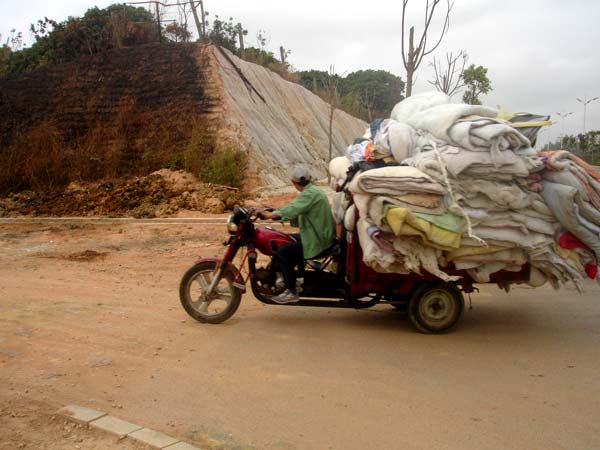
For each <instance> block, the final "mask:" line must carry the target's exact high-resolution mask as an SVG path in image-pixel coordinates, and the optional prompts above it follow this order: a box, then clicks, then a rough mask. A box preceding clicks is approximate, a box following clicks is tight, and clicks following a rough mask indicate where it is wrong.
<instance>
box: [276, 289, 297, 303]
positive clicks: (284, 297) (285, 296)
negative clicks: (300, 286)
mask: <svg viewBox="0 0 600 450" xmlns="http://www.w3.org/2000/svg"><path fill="white" fill-rule="evenodd" d="M271 300H273V301H274V302H275V303H279V304H280V305H285V304H286V303H296V302H299V301H300V297H299V296H298V294H295V293H293V292H291V291H290V290H289V289H286V290H285V291H283V292H282V293H281V294H279V295H276V296H275V297H273V298H272V299H271Z"/></svg>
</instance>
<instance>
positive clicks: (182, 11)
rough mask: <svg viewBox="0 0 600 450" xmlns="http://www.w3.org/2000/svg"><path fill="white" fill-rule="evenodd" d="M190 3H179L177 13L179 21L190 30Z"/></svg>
mask: <svg viewBox="0 0 600 450" xmlns="http://www.w3.org/2000/svg"><path fill="white" fill-rule="evenodd" d="M189 6H190V5H188V4H187V3H177V14H178V15H179V23H180V24H181V26H182V27H183V28H185V29H186V30H188V29H189V28H188V21H189V18H190V14H191V11H190V10H189V9H188V7H189Z"/></svg>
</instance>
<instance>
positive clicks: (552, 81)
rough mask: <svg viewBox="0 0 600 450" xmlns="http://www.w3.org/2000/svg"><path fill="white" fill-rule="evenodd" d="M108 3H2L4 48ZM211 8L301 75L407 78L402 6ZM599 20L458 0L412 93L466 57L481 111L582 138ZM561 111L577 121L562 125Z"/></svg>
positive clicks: (525, 4) (597, 109) (391, 2)
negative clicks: (448, 59)
mask: <svg viewBox="0 0 600 450" xmlns="http://www.w3.org/2000/svg"><path fill="white" fill-rule="evenodd" d="M111 3H114V2H111V1H104V0H97V1H93V0H89V1H88V0H30V1H27V2H14V1H12V0H11V1H10V2H8V1H6V0H0V5H1V6H2V9H1V10H2V12H3V13H2V15H1V16H0V33H2V39H3V41H5V40H6V37H7V36H8V34H9V33H10V30H11V29H13V28H16V29H17V31H23V34H24V37H25V41H26V42H27V43H31V41H32V38H31V36H30V35H29V32H28V29H29V24H31V23H32V22H35V21H37V20H38V19H40V18H43V17H44V16H47V17H49V18H51V19H54V20H56V21H62V20H65V19H66V18H67V17H68V16H70V15H71V16H81V15H82V14H83V13H84V12H85V11H86V10H87V9H88V8H90V7H92V6H99V7H106V6H108V5H109V4H111ZM170 3H175V0H171V1H170ZM204 4H205V8H206V10H207V11H209V12H210V17H214V15H215V14H217V15H219V17H220V18H221V19H228V18H229V17H233V18H234V20H235V21H236V22H238V21H239V22H241V23H242V24H243V25H244V27H245V28H246V29H248V36H247V37H246V46H251V45H254V46H256V45H257V39H256V35H257V32H258V30H265V32H266V35H267V36H268V37H269V43H268V45H267V49H268V50H270V51H273V52H274V53H275V54H276V55H278V49H279V46H280V45H283V46H284V47H285V48H286V49H290V50H291V52H292V53H291V55H290V57H289V62H290V63H291V64H292V65H293V67H294V68H295V69H297V70H304V69H319V70H328V69H329V66H330V65H334V66H335V70H336V72H337V73H340V74H342V73H350V72H353V71H355V70H360V69H376V70H377V69H382V70H387V71H389V72H392V73H393V74H396V75H399V76H400V77H402V79H406V75H405V71H404V67H403V66H402V56H401V50H400V45H401V28H400V23H401V22H400V20H401V9H402V6H401V4H402V2H401V1H400V0H370V1H368V2H358V1H348V0H329V1H325V0H304V1H301V2H288V1H282V0H253V1H251V2H250V1H243V0H218V1H216V0H204ZM424 4H425V0H411V1H410V2H409V14H408V19H407V23H409V24H412V25H415V28H416V30H415V31H416V34H417V35H419V33H420V30H421V25H422V23H423V9H424ZM440 6H442V5H440ZM174 9H175V8H172V10H174ZM599 22H600V1H598V0H569V1H565V0H529V1H523V0H502V1H498V0H496V1H494V0H456V1H455V4H454V9H453V10H452V13H451V22H450V30H449V32H448V34H447V35H446V36H445V37H444V40H443V42H442V44H441V46H440V47H439V48H438V49H437V50H436V52H435V53H434V54H432V55H430V56H429V57H428V58H429V59H425V60H424V61H423V64H422V66H421V67H420V69H419V71H418V74H417V82H416V85H415V88H414V92H424V91H427V90H431V89H432V87H431V85H430V84H429V83H428V80H431V71H430V68H429V67H428V63H429V62H431V61H432V58H433V55H435V56H437V57H438V58H439V57H441V58H444V57H445V54H446V52H447V51H453V52H454V53H457V52H458V51H460V50H465V51H466V52H467V53H468V54H469V63H473V64H476V65H483V66H484V67H487V68H488V77H489V78H490V80H491V82H492V86H493V89H494V90H493V91H492V92H491V93H490V94H488V95H486V96H483V97H482V101H483V103H484V104H486V105H490V106H497V105H501V106H502V107H503V108H505V109H507V110H509V111H513V112H517V111H527V112H533V113H541V114H550V115H552V116H553V119H554V121H555V125H553V126H552V127H549V128H548V129H547V130H546V131H544V132H542V133H541V135H540V144H542V143H544V142H546V141H547V140H548V138H552V139H555V138H557V137H558V136H559V135H561V134H562V133H563V129H564V132H565V133H571V134H575V133H579V132H581V131H582V130H583V126H584V107H583V105H582V104H581V103H579V102H577V101H576V98H580V99H584V98H587V99H591V98H593V97H596V96H600V57H599V56H598V55H599V54H600V51H599V50H598V44H599V43H600V26H599ZM437 30H439V26H437V27H436V26H434V27H433V29H432V36H433V33H435V32H436V31H437ZM430 40H433V39H430ZM456 100H457V101H459V100H460V96H457V98H456ZM557 112H560V113H569V112H572V113H573V114H571V115H570V116H568V117H567V118H566V119H564V120H563V119H561V118H560V117H559V116H558V115H556V113H557ZM585 127H586V130H587V131H590V130H597V129H600V99H598V100H596V101H594V102H591V103H589V104H588V105H587V115H586V120H585Z"/></svg>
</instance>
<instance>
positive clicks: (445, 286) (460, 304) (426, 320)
mask: <svg viewBox="0 0 600 450" xmlns="http://www.w3.org/2000/svg"><path fill="white" fill-rule="evenodd" d="M464 306H465V303H464V299H463V295H462V292H461V291H460V290H459V289H458V288H457V287H456V285H454V284H452V283H442V282H440V283H424V284H422V285H421V286H419V287H418V288H417V289H416V290H415V292H414V293H413V295H412V296H411V299H410V303H409V304H408V317H409V318H410V321H411V322H412V324H413V326H414V327H415V328H416V329H417V330H419V331H420V332H421V333H444V332H446V331H448V330H450V329H451V328H452V327H453V326H454V325H456V322H458V320H459V319H460V317H461V316H462V313H463V310H464Z"/></svg>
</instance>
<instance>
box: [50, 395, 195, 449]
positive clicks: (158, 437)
mask: <svg viewBox="0 0 600 450" xmlns="http://www.w3.org/2000/svg"><path fill="white" fill-rule="evenodd" d="M57 414H60V415H61V416H63V417H64V418H65V419H67V420H71V421H73V422H77V423H81V424H84V425H88V426H90V427H94V428H97V429H99V430H102V431H106V432H108V433H112V434H116V435H117V436H119V437H128V438H131V439H134V440H136V441H138V442H142V443H144V444H147V445H150V446H152V447H154V448H158V449H167V450H201V449H200V448H198V447H195V446H193V445H191V444H188V443H187V442H181V441H179V439H177V438H174V437H172V436H168V435H166V434H163V433H160V432H158V431H154V430H151V429H149V428H144V427H142V426H141V425H136V424H134V423H131V422H127V421H125V420H121V419H118V418H116V417H113V416H109V415H107V414H106V413H105V412H103V411H97V410H95V409H90V408H84V407H82V406H77V405H67V406H65V407H64V408H61V409H59V410H58V411H57Z"/></svg>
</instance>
